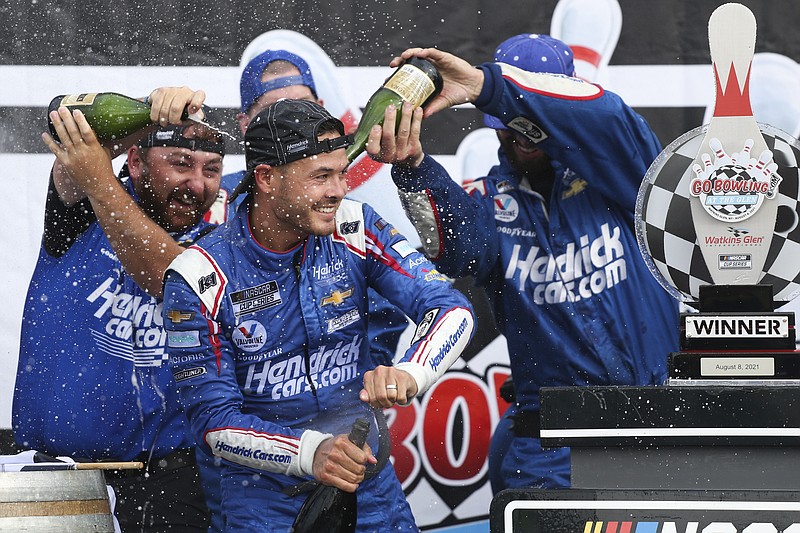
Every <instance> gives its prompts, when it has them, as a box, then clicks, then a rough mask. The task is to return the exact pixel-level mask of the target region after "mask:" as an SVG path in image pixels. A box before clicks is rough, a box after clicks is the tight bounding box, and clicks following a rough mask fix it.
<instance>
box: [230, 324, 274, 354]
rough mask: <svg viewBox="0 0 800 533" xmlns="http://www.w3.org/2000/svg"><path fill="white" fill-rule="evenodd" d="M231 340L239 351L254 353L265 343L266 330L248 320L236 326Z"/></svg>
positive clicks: (262, 326)
mask: <svg viewBox="0 0 800 533" xmlns="http://www.w3.org/2000/svg"><path fill="white" fill-rule="evenodd" d="M231 340H232V341H233V344H234V345H235V346H236V347H237V348H238V349H240V350H243V351H245V352H256V351H258V350H260V349H261V348H262V347H263V346H264V344H265V343H266V342H267V330H266V328H265V327H264V325H263V324H261V322H257V321H255V320H248V321H246V322H242V323H241V324H239V325H238V326H236V329H234V330H233V334H232V335H231Z"/></svg>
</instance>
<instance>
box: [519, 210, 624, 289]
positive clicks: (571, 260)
mask: <svg viewBox="0 0 800 533" xmlns="http://www.w3.org/2000/svg"><path fill="white" fill-rule="evenodd" d="M620 234H621V232H620V229H619V226H615V227H614V228H613V229H612V228H610V227H609V225H608V224H603V226H602V227H601V228H600V236H598V237H596V238H595V239H592V240H590V239H589V236H588V235H583V236H581V238H580V239H579V242H577V243H576V242H571V243H568V244H567V245H566V246H565V251H564V253H563V254H560V255H558V256H555V257H554V256H552V255H550V254H548V253H546V252H544V251H543V250H541V248H540V247H538V246H527V247H526V246H523V245H521V244H515V245H514V247H513V249H512V251H511V256H510V257H508V258H507V259H506V261H507V263H506V272H505V278H506V279H509V280H511V279H513V280H516V281H517V287H518V289H519V290H520V291H524V292H527V293H528V294H532V295H533V301H534V303H535V304H536V305H544V304H554V303H562V302H566V301H569V302H577V301H580V300H581V299H584V298H591V297H592V296H594V295H597V294H600V293H602V292H603V291H605V290H607V289H610V288H612V287H615V286H616V285H618V284H620V283H622V282H623V281H625V280H626V279H627V278H628V269H627V263H626V258H625V248H624V247H623V245H622V241H621V240H620ZM529 285H531V286H529Z"/></svg>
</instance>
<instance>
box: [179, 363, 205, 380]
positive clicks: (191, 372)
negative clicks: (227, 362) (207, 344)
mask: <svg viewBox="0 0 800 533" xmlns="http://www.w3.org/2000/svg"><path fill="white" fill-rule="evenodd" d="M205 373H206V369H205V367H202V366H196V367H194V368H187V369H186V370H179V371H177V372H173V373H172V376H173V377H174V378H175V381H177V382H181V381H186V380H187V379H191V378H196V377H197V376H202V375H203V374H205Z"/></svg>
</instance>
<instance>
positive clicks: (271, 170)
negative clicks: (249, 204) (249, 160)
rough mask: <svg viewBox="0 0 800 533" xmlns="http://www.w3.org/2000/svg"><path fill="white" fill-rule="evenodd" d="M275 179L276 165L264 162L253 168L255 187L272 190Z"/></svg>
mask: <svg viewBox="0 0 800 533" xmlns="http://www.w3.org/2000/svg"><path fill="white" fill-rule="evenodd" d="M274 179H275V167H272V166H270V165H267V164H264V163H262V164H260V165H257V166H256V168H254V169H253V187H254V188H255V189H259V190H261V191H271V190H272V187H273V180H274Z"/></svg>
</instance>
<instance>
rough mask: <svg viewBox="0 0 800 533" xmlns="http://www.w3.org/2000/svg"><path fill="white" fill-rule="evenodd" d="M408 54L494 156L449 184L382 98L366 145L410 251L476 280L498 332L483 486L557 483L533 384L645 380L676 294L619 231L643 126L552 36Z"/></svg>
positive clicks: (563, 455)
mask: <svg viewBox="0 0 800 533" xmlns="http://www.w3.org/2000/svg"><path fill="white" fill-rule="evenodd" d="M413 55H418V56H419V57H423V58H425V59H428V60H429V61H431V62H433V63H434V65H436V67H437V68H438V69H439V71H440V73H441V74H442V76H443V78H444V87H443V90H442V92H441V94H440V95H439V96H438V97H437V99H435V100H434V101H432V102H431V103H430V104H429V106H428V107H427V108H426V110H425V112H424V115H425V116H429V115H431V114H433V113H436V112H438V111H440V110H442V109H446V108H447V107H450V106H452V105H457V104H463V103H465V102H472V103H473V104H475V106H476V107H477V108H478V109H480V110H481V111H483V112H484V113H486V124H487V125H488V126H489V127H492V128H495V129H496V130H497V136H498V138H499V140H500V144H501V148H500V150H499V154H498V155H499V159H500V164H499V165H498V166H495V167H494V168H492V170H491V171H490V173H489V175H488V176H487V177H485V178H482V179H479V180H476V181H475V182H472V183H469V184H467V185H465V187H464V189H462V188H461V187H460V186H458V185H457V184H456V183H455V182H454V181H453V180H452V179H451V178H450V176H448V174H447V172H446V171H445V170H444V169H443V168H442V167H441V166H440V165H439V164H438V163H436V162H435V161H434V160H433V159H432V158H431V157H429V156H426V155H425V154H424V152H423V150H422V146H421V143H420V140H419V132H420V128H421V121H422V117H423V112H422V110H416V111H413V112H412V110H411V109H403V117H402V119H401V121H400V124H399V129H398V133H397V135H395V133H394V132H395V124H396V121H395V119H394V116H395V114H394V110H393V109H389V110H387V113H386V120H385V122H384V128H383V129H381V128H380V127H376V128H375V129H374V130H373V131H372V132H371V135H370V139H369V144H368V145H367V150H368V153H369V154H370V155H371V156H373V158H376V159H379V160H381V161H384V162H390V163H393V164H394V166H393V168H392V177H393V179H394V181H395V184H397V186H398V189H399V192H400V197H401V200H402V201H403V205H404V207H405V208H406V210H407V211H409V214H410V217H409V218H410V219H411V220H412V221H413V222H414V225H415V227H416V229H417V231H418V232H419V234H420V237H421V240H422V242H423V243H425V249H426V254H427V255H428V256H429V257H431V258H433V260H434V262H435V263H436V265H437V267H439V268H441V269H442V271H443V272H444V273H446V274H448V275H450V276H454V277H460V276H466V275H472V276H474V279H475V280H476V281H477V283H479V284H480V285H482V286H484V287H486V289H487V294H488V296H489V299H490V301H491V303H492V308H493V310H494V315H495V320H496V323H497V326H498V329H499V330H500V332H501V333H503V334H504V335H505V337H506V342H507V343H508V352H509V358H510V365H511V374H512V376H513V377H514V389H515V397H516V404H515V406H514V408H513V409H512V410H511V413H512V414H513V419H512V420H510V421H509V422H510V425H511V426H512V430H513V438H512V439H510V443H509V444H508V446H507V448H506V449H505V450H504V451H501V452H499V453H502V454H503V455H502V456H501V457H494V458H492V459H490V463H489V464H490V469H492V472H490V479H491V480H492V485H493V487H492V488H493V490H494V491H495V492H497V491H499V490H502V489H504V488H527V487H537V488H561V487H568V486H569V484H570V463H569V449H567V448H550V449H543V448H542V447H541V442H540V440H539V388H540V387H545V386H571V385H579V386H580V385H654V384H661V383H663V381H664V379H665V377H666V358H667V353H669V351H671V350H675V349H677V337H678V309H677V302H675V301H674V300H673V299H672V298H671V297H670V296H669V295H668V294H667V292H666V291H665V290H664V289H663V288H662V287H661V286H659V284H658V283H657V282H656V280H655V278H654V277H653V276H652V274H651V273H650V272H649V271H648V269H647V266H646V264H645V262H644V261H643V259H642V257H641V255H640V253H639V248H638V245H637V241H636V235H635V232H634V210H635V204H636V196H637V192H638V189H639V185H640V183H641V180H642V178H643V176H644V175H645V172H646V171H647V168H648V167H649V165H650V163H651V162H652V161H653V159H654V158H655V157H656V156H657V155H658V153H659V151H660V146H659V143H658V140H657V139H656V137H655V134H654V133H653V132H652V130H651V129H650V127H649V126H648V125H647V123H646V122H645V120H644V119H643V118H642V117H640V116H639V115H637V114H636V113H635V112H634V111H633V110H632V109H631V108H630V107H628V106H627V105H626V104H625V103H624V102H623V101H622V100H621V99H620V98H619V97H618V96H617V95H615V94H613V93H610V92H608V91H604V90H603V89H602V88H601V87H599V86H597V85H593V84H591V83H588V82H585V81H583V80H580V79H578V78H574V77H572V74H573V72H574V68H573V63H572V51H571V50H570V49H569V47H568V46H567V45H565V44H564V43H563V42H561V41H559V40H557V39H554V38H552V37H549V36H546V35H537V34H524V35H517V36H515V37H512V38H510V39H508V40H507V41H505V42H503V43H502V44H500V46H498V48H497V50H496V52H495V62H494V63H485V64H483V65H480V66H479V67H478V68H475V67H473V66H471V65H470V64H468V63H467V62H466V61H464V60H462V59H460V58H458V57H456V56H453V55H451V54H448V53H445V52H442V51H439V50H435V49H424V50H423V49H409V50H406V51H405V52H403V54H402V56H401V57H399V58H395V59H394V60H393V61H392V65H393V66H398V65H399V64H400V62H401V61H402V60H404V59H408V58H409V57H411V56H413ZM464 221H468V223H466V224H465V223H464ZM498 449H502V447H500V446H497V447H493V451H494V450H498Z"/></svg>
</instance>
